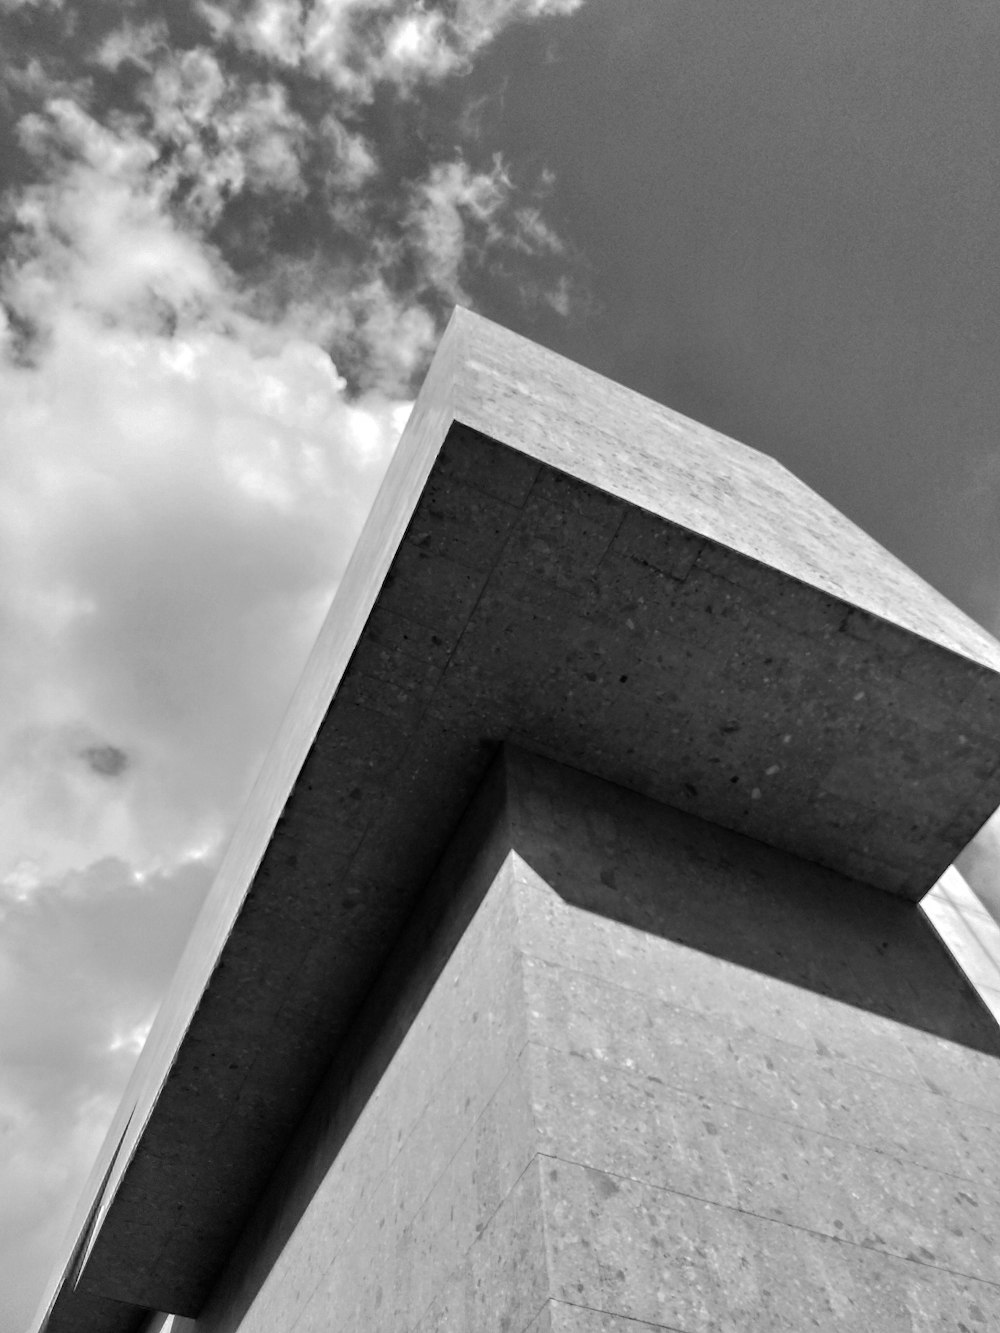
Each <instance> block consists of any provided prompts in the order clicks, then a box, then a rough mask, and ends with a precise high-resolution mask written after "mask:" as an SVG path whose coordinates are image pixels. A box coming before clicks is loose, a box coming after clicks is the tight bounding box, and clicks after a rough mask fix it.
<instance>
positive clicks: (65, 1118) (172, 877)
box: [0, 859, 214, 1333]
mask: <svg viewBox="0 0 1000 1333" xmlns="http://www.w3.org/2000/svg"><path fill="white" fill-rule="evenodd" d="M213 868H214V867H213V865H212V864H211V863H210V862H203V861H198V860H194V859H192V860H189V861H186V862H183V863H182V864H181V865H179V866H177V867H176V868H175V869H174V870H173V871H172V872H171V873H170V874H168V875H160V876H152V877H150V878H148V879H147V880H145V882H142V883H140V882H138V881H137V880H136V879H135V877H134V875H133V874H132V872H131V871H130V870H129V868H128V867H127V866H125V865H123V864H122V863H121V862H118V861H114V860H104V861H102V862H99V863H97V864H95V865H93V866H91V867H90V868H89V869H88V870H87V871H86V872H84V873H75V874H71V875H68V876H66V877H64V878H63V879H61V880H54V881H51V882H48V883H43V884H35V885H34V886H33V887H32V889H31V890H30V891H17V890H15V889H12V888H11V887H10V886H8V887H7V889H6V890H3V889H0V1013H2V1014H3V1022H2V1023H0V1070H2V1076H0V1200H2V1207H0V1253H2V1255H3V1258H4V1263H3V1281H2V1282H0V1328H3V1329H4V1330H8V1329H9V1330H11V1333H13V1330H15V1329H23V1328H25V1327H26V1325H27V1323H28V1320H29V1319H30V1317H31V1315H32V1313H33V1311H34V1307H35V1305H36V1304H37V1301H38V1298H39V1294H40V1292H41V1290H42V1287H43V1285H44V1282H45V1280H46V1278H47V1277H48V1268H49V1266H50V1265H51V1263H52V1257H53V1255H54V1254H55V1253H56V1250H57V1247H58V1245H59V1243H60V1241H61V1240H62V1237H63V1234H64V1232H65V1230H66V1228H67V1226H68V1224H69V1220H70V1215H71V1213H72V1211H73V1208H74V1207H75V1202H76V1199H77V1197H78V1196H79V1194H80V1191H81V1189H82V1187H83V1182H84V1179H85V1177H86V1175H87V1172H88V1169H89V1165H90V1163H91V1162H92V1161H93V1160H94V1157H95V1156H96V1153H97V1149H98V1147H99V1145H100V1142H101V1139H102V1137H103V1135H104V1131H105V1128H106V1126H107V1123H108V1120H109V1119H110V1116H111V1114H112V1113H113V1111H114V1108H115V1106H116V1105H117V1103H118V1100H119V1098H120V1096H121V1093H122V1090H123V1089H124V1086H125V1082H126V1080H127V1079H128V1076H129V1073H130V1072H131V1069H132V1065H133V1063H134V1061H135V1057H136V1055H137V1054H138V1051H139V1049H140V1047H141V1044H142V1041H143V1040H144V1038H145V1034H146V1032H148V1030H149V1026H150V1023H151V1022H152V1019H153V1016H154V1014H155V1012H156V1008H157V1005H158V1003H159V1000H160V996H161V995H162V993H163V990H164V989H165V987H166V984H167V982H168V980H169V977H170V974H171V972H172V970H173V968H174V966H175V964H176V962H177V959H178V957H179V955H180V951H181V948H182V946H183V942H184V939H185V937H186V935H187V933H188V932H189V930H190V928H191V924H192V922H193V919H194V915H195V913H196V912H197V909H198V906H199V904H200V902H201V900H202V898H203V896H204V893H205V890H206V888H207V886H208V881H209V879H210V877H211V874H212V872H213Z"/></svg>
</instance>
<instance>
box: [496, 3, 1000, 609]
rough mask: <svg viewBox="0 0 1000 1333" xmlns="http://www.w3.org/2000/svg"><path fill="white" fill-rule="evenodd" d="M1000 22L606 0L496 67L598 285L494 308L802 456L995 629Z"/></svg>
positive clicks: (909, 9) (503, 92)
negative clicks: (545, 311) (557, 310)
mask: <svg viewBox="0 0 1000 1333" xmlns="http://www.w3.org/2000/svg"><path fill="white" fill-rule="evenodd" d="M998 39H1000V10H998V9H997V8H996V7H995V6H991V5H987V4H981V3H977V2H966V0H962V3H958V4H954V5H949V6H942V5H938V4H929V3H918V4H912V3H900V2H898V0H887V2H886V3H880V4H877V5H872V4H869V3H856V4H855V3H847V4H836V5H830V4H826V3H819V2H817V3H811V2H807V3H803V4H795V5H788V4H785V3H781V2H780V0H761V2H759V3H754V4H752V5H739V4H732V3H720V2H719V0H682V2H681V3H667V4H650V3H644V2H643V0H619V2H616V3H601V2H600V0H598V2H597V3H592V4H591V5H589V6H587V7H585V8H584V10H583V11H582V12H581V13H580V14H578V15H577V16H576V17H575V18H574V19H573V21H572V22H570V23H566V24H560V25H558V27H556V25H553V28H552V37H551V40H550V42H549V43H548V44H546V45H544V46H541V45H540V44H539V43H538V41H537V34H536V33H533V32H531V31H529V30H526V29H522V30H519V31H511V32H508V33H507V34H506V35H505V36H504V38H503V39H502V40H501V41H500V42H498V43H497V44H496V46H495V47H494V48H493V50H492V51H491V52H490V54H489V55H488V57H487V58H486V59H485V60H484V61H483V62H482V64H481V66H480V68H479V69H478V70H477V76H476V83H477V85H478V89H477V91H478V95H489V96H490V97H491V100H490V101H489V102H488V103H487V108H486V109H485V110H484V113H483V118H482V122H483V125H484V134H485V137H486V138H487V139H488V140H490V141H492V142H494V143H495V144H496V147H497V149H498V150H500V151H502V152H503V153H504V154H505V155H507V156H509V157H510V159H511V160H512V161H513V162H515V163H529V162H530V163H539V164H545V165H546V166H548V167H549V168H551V169H552V170H553V171H554V173H555V185H554V189H553V194H552V197H551V199H550V200H549V202H548V204H547V208H546V216H547V217H549V218H550V220H551V221H552V223H553V225H554V226H555V228H556V230H557V231H558V232H559V233H560V234H561V235H562V236H564V237H565V238H566V239H567V240H568V241H569V242H570V243H571V245H572V246H573V247H574V248H575V250H576V251H577V252H578V253H579V255H580V257H581V260H582V263H581V276H582V278H583V280H584V281H585V282H586V283H587V285H588V287H589V298H590V299H589V302H588V303H586V304H584V305H582V306H581V307H580V308H579V309H578V310H577V312H576V314H575V317H571V318H570V319H568V320H566V321H559V320H556V319H554V318H549V319H547V320H544V321H538V322H533V321H532V320H531V319H529V318H526V316H525V314H524V313H519V311H518V309H517V305H516V296H515V294H514V293H512V292H511V291H510V290H509V289H507V290H504V291H502V292H497V293H494V292H491V290H490V287H489V284H488V283H486V284H484V286H483V288H482V289H481V290H482V298H483V304H484V306H485V307H486V308H487V310H488V311H489V312H491V313H496V314H497V315H498V316H499V317H500V318H501V319H503V320H505V321H506V322H508V323H511V324H514V325H517V326H520V327H522V328H524V330H525V331H526V332H530V333H534V334H536V335H537V336H539V337H540V338H542V339H543V340H545V341H546V342H551V343H552V344H553V345H556V346H558V347H559V349H560V350H561V351H564V352H566V353H567V354H568V355H570V356H572V357H574V358H576V359H578V360H581V361H584V362H586V363H587V364H589V365H591V366H594V367H595V368H597V369H599V370H601V371H603V372H604V373H606V374H608V375H611V376H612V377H613V378H616V379H620V380H623V381H624V382H626V383H627V384H629V385H631V386H633V387H635V388H637V389H640V390H641V391H642V392H644V393H647V394H649V395H651V396H652V397H654V398H658V399H661V400H662V401H665V402H668V403H670V404H671V405H672V406H674V407H676V408H678V409H679V410H681V411H683V412H686V413H689V414H690V415H692V416H695V417H697V418H699V419H701V420H703V421H706V422H708V423H709V424H711V425H713V426H715V427H717V428H719V429H721V430H723V431H726V432H728V433H730V434H732V435H735V436H736V437H737V438H739V439H742V440H744V441H746V442H747V443H749V444H753V445H755V446H756V447H758V448H760V449H763V450H766V451H767V452H769V453H771V454H773V455H775V456H776V457H778V458H779V459H781V461H782V462H784V463H786V464H787V465H788V466H789V467H790V468H792V469H793V470H794V471H795V472H797V473H798V474H799V475H800V476H801V477H803V479H804V480H806V481H808V482H809V483H810V484H811V485H813V486H815V487H816V489H817V490H819V491H820V492H821V493H822V494H824V495H825V496H826V497H827V498H828V499H830V500H831V501H833V502H834V503H835V504H837V505H838V506H839V507H841V508H842V509H843V510H844V511H845V512H847V513H848V514H849V515H850V516H851V517H852V518H853V519H855V520H856V521H857V522H859V523H860V524H861V525H862V526H864V527H865V528H867V529H868V530H869V531H870V532H872V533H873V535H875V536H877V537H878V538H879V539H880V540H882V541H883V542H884V543H885V544H886V545H887V546H889V547H890V548H891V549H892V550H893V551H895V552H896V553H897V554H898V555H900V556H901V557H902V558H903V559H904V560H906V561H907V562H908V563H910V564H912V565H913V566H914V567H915V568H916V569H917V570H918V571H919V572H920V573H921V574H923V575H924V576H925V577H926V578H928V579H929V580H930V581H931V582H933V583H934V584H936V585H937V586H938V587H940V588H941V589H942V590H943V591H945V592H946V593H947V594H948V595H949V596H951V597H953V598H955V599H956V600H957V601H958V602H959V603H960V604H961V605H962V606H963V607H964V608H965V609H966V610H968V611H970V612H971V613H973V614H974V615H977V616H978V617H979V618H980V619H982V620H984V621H985V622H986V623H987V624H988V625H990V627H991V628H996V625H997V613H998V606H1000V596H998V595H1000V579H998V574H1000V565H998V556H1000V549H998V538H1000V527H998V521H997V520H998V511H997V505H998V489H997V487H998V480H1000V478H998V472H997V457H998V447H997V446H998V432H1000V374H998V373H997V368H998V363H1000V358H998V350H1000V319H998V315H1000V266H998V227H1000V208H998V203H1000V198H998V191H1000V173H998V170H997V167H998V157H1000V136H998V127H1000V78H998V54H997V53H998V49H1000V47H998ZM475 290H476V294H477V295H479V293H480V289H479V288H478V287H477V288H476V289H475Z"/></svg>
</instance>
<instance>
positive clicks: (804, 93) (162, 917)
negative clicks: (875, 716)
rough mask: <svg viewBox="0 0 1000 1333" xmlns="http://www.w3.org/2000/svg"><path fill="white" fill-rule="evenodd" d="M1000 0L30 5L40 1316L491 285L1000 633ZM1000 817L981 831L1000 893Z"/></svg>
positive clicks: (8, 1077) (29, 543) (19, 539)
mask: <svg viewBox="0 0 1000 1333" xmlns="http://www.w3.org/2000/svg"><path fill="white" fill-rule="evenodd" d="M998 38H1000V9H998V7H997V6H996V5H995V4H994V3H992V0H990V3H987V0H953V3H952V4H950V5H948V6H942V5H940V4H939V3H934V4H932V3H927V2H925V0H905V3H904V0H879V3H878V4H874V5H873V4H872V3H871V0H842V2H841V3H838V4H836V5H831V4H830V3H829V0H797V3H796V4H795V5H792V6H790V5H788V4H787V0H755V3H754V4H752V5H747V4H742V3H737V0H449V2H448V3H431V2H430V0H428V2H427V3H426V4H422V5H421V4H414V3H404V0H239V2H237V0H157V3H150V2H148V0H114V3H111V2H110V0H0V52H2V57H0V58H2V62H3V66H2V69H0V183H2V195H0V236H2V252H0V422H2V432H0V698H2V700H3V707H2V709H0V1333H22V1330H23V1329H24V1327H25V1325H26V1323H27V1322H28V1320H29V1319H30V1317H31V1314H32V1313H33V1310H34V1307H35V1304H36V1302H37V1300H38V1297H39V1295H40V1292H41V1288H42V1286H43V1284H44V1281H45V1278H46V1276H47V1273H48V1270H49V1268H50V1267H51V1265H52V1263H53V1261H54V1257H55V1254H56V1252H57V1249H58V1246H59V1243H60V1240H61V1237H62V1233H63V1231H64V1229H65V1227H66V1225H67V1221H68V1217H69V1214H70V1212H71V1210H72V1208H73V1205H74V1203H75V1200H76V1197H77V1195H78V1193H79V1190H80V1188H81V1186H82V1182H83V1179H84V1177H85V1175H86V1173H87V1170H88V1168H89V1165H90V1162H91V1161H92V1159H93V1157H94V1155H95V1153H96V1151H97V1147H98V1144H99V1142H100V1139H101V1137H102V1135H103V1132H104V1128H105V1126H106V1124H107V1121H108V1119H109V1118H110V1115H111V1112H112V1110H113V1108H114V1106H115V1105H116V1103H117V1100H118V1097H119V1095H120V1092H121V1089H122V1087H123V1085H124V1082H125V1080H126V1078H127V1076H128V1073H129V1071H130V1069H131V1067H132V1064H133V1062H134V1060H135V1057H136V1055H137V1053H138V1051H139V1049H140V1048H141V1045H142V1042H143V1039H144V1037H145V1034H146V1032H147V1031H148V1028H149V1024H150V1022H151V1021H152V1018H153V1016H154V1014H155V1011H156V1007H157V1004H158V1002H159V999H160V997H161V996H162V993H163V991H164V988H165V986H166V985H167V983H168V981H169V978H170V975H171V972H172V969H173V967H174V965H175V963H176V961H177V958H178V956H179V953H180V949H181V948H182V946H183V942H184V940H185V938H186V935H187V933H188V931H189V930H190V927H191V924H192V922H193V920H194V917H195V915H196V913H197V910H198V907H199V905H200V903H201V901H202V899H203V897H204V894H205V892H206V889H207V887H208V885H209V883H210V882H211V878H212V875H213V873H214V869H215V867H216V866H217V864H218V861H219V857H220V854H221V851H222V849H223V848H224V846H225V842H226V838H227V835H228V832H229V830H230V829H231V828H232V825H233V822H234V820H235V817H236V814H237V812H238V810H239V808H240V806H241V804H242V801H243V799H244V798H245V796H246V793H247V791H248V789H249V787H250V785H251V783H252V781H253V778H254V776H255V775H256V772H257V770H258V768H259V766H260V764H261V762H262V759H263V757H264V755H265V753H266V750H267V746H268V743H269V740H270V738H271V736H272V734H273V732H274V730H275V728H276V726H277V725H278V722H279V721H280V718H281V716H282V713H283V710H284V708H285V705H286V703H287V700H288V697H289V694H290V692H291V689H292V687H293V685H294V683H295V681H296V679H297V676H298V673H299V671H300V670H301V667H302V664H303V662H304V659H305V656H306V654H307V652H308V650H309V647H310V645H311V643H312V640H313V638H314V636H315V634H316V632H317V630H318V627H319V624H320V622H321V620H322V617H323V615H324V613H325V610H326V608H327V606H328V605H329V601H330V598H331V596H332V595H333V592H334V590H335V589H336V586H337V581H338V578H339V576H340V573H341V571H342V570H343V568H344V565H345V562H346V560H347V558H348V556H349V554H350V551H351V549H352V546H353V543H354V541H355V538H356V536H357V533H358V531H359V529H360V526H361V524H362V523H363V520H364V516H365V513H366V511H367V507H368V505H369V504H370V502H371V499H372V497H373V495H374V493H375V491H376V489H377V487H378V484H379V480H380V477H381V475H382V473H383V471H384V468H385V466H386V463H387V461H388V458H389V457H390V455H391V452H392V449H393V446H394V444H395V441H396V439H397V438H398V435H399V432H400V430H401V429H402V426H403V424H404V423H405V420H406V415H407V412H408V409H409V404H410V403H411V402H412V399H413V396H414V394H415V392H416V389H417V388H418V387H419V383H420V379H421V376H422V374H423V372H424V370H425V368H426V365H427V362H428V360H429V358H430V356H431V355H432V353H433V349H434V346H435V344H436V341H437V338H438V337H439V335H440V332H441V330H442V328H443V325H444V322H445V320H446V318H447V315H448V312H449V311H450V309H451V307H452V306H453V305H454V304H455V303H456V302H460V303H462V304H464V305H468V306H471V307H473V308H475V309H477V310H478V311H480V312H481V313H482V314H484V315H486V316H488V317H490V318H493V319H496V320H499V321H500V322H501V323H504V324H507V325H509V326H510V327H512V328H515V329H517V330H518V331H519V332H521V333H524V334H526V335H527V336H528V337H530V338H533V339H535V340H537V341H539V342H542V343H545V344H546V345H548V346H551V347H554V348H556V349H557V350H558V351H561V352H563V353H564V354H566V355H568V356H570V357H572V358H573V359H575V360H577V361H581V362H583V363H584V364H586V365H589V366H591V367H593V368H594V369H596V370H599V371H601V372H602V373H604V374H607V375H610V376H612V377H613V378H615V379H618V380H621V381H622V382H624V383H626V384H628V385H630V386H632V387H633V388H636V389H638V390H640V391H641V392H643V393H646V394H649V395H650V396H652V397H654V398H657V399H659V400H661V401H663V402H666V403H669V404H670V405H671V406H672V407H674V408H677V409H678V410H680V411H682V412H685V413H687V414H689V415H691V416H694V417H696V418H698V419H700V420H702V421H705V422H707V423H708V424H709V425H711V426H714V427H716V428H717V429H720V430H722V431H725V432H726V433H728V434H731V435H734V436H736V437H737V438H739V439H742V440H744V441H745V442H747V443H748V444H751V445H754V446H755V447H757V448H760V449H763V450H765V451H766V452H768V453H771V454H773V455H774V456H776V457H777V458H779V459H780V460H781V461H782V462H783V463H785V464H786V465H787V466H789V467H790V468H791V469H792V470H793V471H794V472H796V473H797V474H798V475H799V476H800V477H802V478H803V479H804V480H805V481H806V482H808V483H809V484H810V485H812V486H813V487H815V488H816V489H817V490H818V491H820V492H821V493H822V494H823V495H824V496H825V497H826V498H827V499H829V500H831V501H832V502H833V503H835V504H836V505H838V506H839V507H840V508H841V509H843V510H844V512H845V513H846V514H847V515H848V516H849V517H850V518H852V519H853V520H854V521H856V522H857V523H859V524H860V525H861V526H862V527H864V528H866V529H867V530H868V531H869V532H871V533H872V534H873V535H874V536H875V537H876V538H878V539H879V540H880V541H882V542H883V543H884V544H885V545H886V546H888V547H889V548H890V549H891V550H892V551H894V552H895V553H896V554H897V555H899V556H900V557H901V558H902V559H904V560H905V561H906V562H907V563H909V564H910V565H912V566H913V567H914V568H915V569H916V570H917V571H918V573H920V574H921V575H923V577H925V578H926V579H928V580H929V581H930V582H931V583H932V584H934V585H935V586H936V587H938V588H940V589H941V591H943V592H944V593H946V594H947V595H948V596H949V597H951V598H952V599H954V600H955V601H956V602H957V603H958V604H959V605H960V606H961V607H963V609H965V610H966V611H967V612H969V613H970V614H971V615H973V616H975V617H976V618H977V619H978V620H979V621H980V622H981V623H982V624H983V625H985V626H986V627H987V628H988V629H990V630H991V631H993V632H998V631H1000V447H998V433H1000V375H998V374H997V370H996V367H997V364H998V351H1000V322H998V314H1000V267H998V258H997V257H998V230H1000V207H998V204H1000V171H998V167H1000V136H998V135H997V132H996V130H997V125H998V123H1000V41H998ZM998 847H1000V839H998V837H997V835H996V834H995V833H994V832H993V831H992V829H991V828H990V827H988V828H987V830H985V831H984V833H983V834H982V835H981V836H980V838H979V840H977V843H976V845H975V846H974V847H973V848H972V849H970V851H969V852H968V853H966V854H965V856H964V857H963V858H962V859H961V862H960V864H961V866H962V868H963V870H964V871H965V873H966V874H967V875H968V877H969V879H970V881H971V882H972V884H973V887H974V888H975V889H976V891H977V892H978V893H979V895H980V897H981V898H982V899H983V901H984V902H985V903H986V904H987V906H988V907H989V908H990V909H991V910H992V911H993V912H994V913H995V914H996V915H998V916H1000V889H998V888H997V885H998V884H1000V875H998V874H997V873H996V871H995V867H996V866H997V865H998V864H1000V855H998V850H997V849H998Z"/></svg>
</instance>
